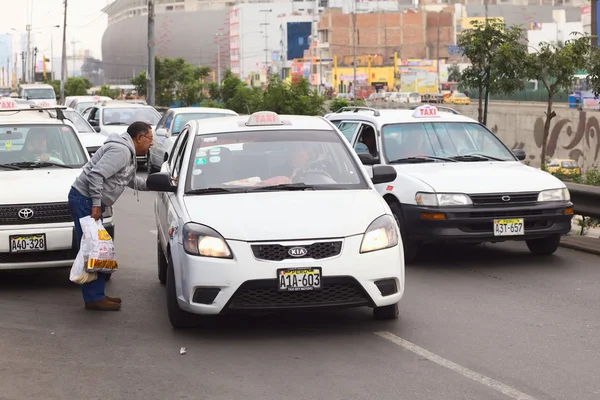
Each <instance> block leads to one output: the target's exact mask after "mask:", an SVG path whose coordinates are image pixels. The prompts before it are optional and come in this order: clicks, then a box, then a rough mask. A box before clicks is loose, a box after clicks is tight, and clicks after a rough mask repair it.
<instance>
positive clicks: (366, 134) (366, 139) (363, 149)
mask: <svg viewBox="0 0 600 400" xmlns="http://www.w3.org/2000/svg"><path fill="white" fill-rule="evenodd" d="M352 148H353V149H354V151H355V152H356V154H359V155H360V154H370V155H371V156H372V157H378V158H379V159H381V144H380V141H379V135H378V134H377V128H375V126H374V125H373V124H370V123H368V122H364V121H361V122H360V123H359V126H358V128H357V130H356V133H355V134H354V137H353V138H352ZM363 166H364V168H365V170H366V171H367V174H368V175H369V177H373V166H371V165H364V164H363Z"/></svg>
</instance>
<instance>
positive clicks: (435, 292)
mask: <svg viewBox="0 0 600 400" xmlns="http://www.w3.org/2000/svg"><path fill="white" fill-rule="evenodd" d="M153 201H154V194H152V193H140V196H139V203H138V202H137V201H136V198H135V197H134V196H133V192H132V191H130V190H127V192H126V193H125V194H124V195H123V196H122V198H121V199H120V200H119V203H118V205H117V207H116V212H117V217H116V221H117V224H118V226H117V234H116V244H117V251H118V256H119V263H120V270H119V271H118V272H117V273H116V274H115V276H114V277H113V279H112V280H111V281H110V282H109V283H108V285H107V288H108V290H107V292H108V294H109V295H120V296H122V297H123V302H124V304H123V309H122V310H121V311H119V312H107V313H101V312H89V311H85V310H84V309H83V301H82V299H81V294H80V289H79V287H78V286H76V285H74V284H72V283H70V282H69V279H68V271H65V270H62V271H41V272H31V271H30V272H23V273H15V272H8V273H1V274H0V399H19V400H20V399H69V400H70V399H86V400H87V399H103V400H104V399H211V400H212V399H215V400H217V399H218V400H221V399H223V400H225V399H235V400H238V399H260V400H271V399H273V400H281V399H311V400H313V399H327V400H337V399H340V400H342V399H343V400H354V399H377V400H381V399H393V400H398V399H402V400H413V399H414V400H425V399H435V400H458V399H474V400H488V399H490V400H495V399H522V400H532V399H536V400H541V399H569V400H573V399H577V400H587V399H590V400H591V399H594V400H597V399H599V398H600V367H599V366H600V350H599V349H600V335H599V332H600V311H599V305H600V300H599V299H600V263H599V261H600V259H599V258H597V257H596V256H592V255H588V254H583V253H578V252H575V251H572V250H567V249H560V250H559V251H558V252H557V253H556V255H554V256H551V257H547V258H535V257H533V256H530V254H529V253H528V251H527V250H526V248H525V245H521V244H503V245H486V246H479V247H467V248H460V249H437V250H436V251H431V252H430V255H429V256H428V257H427V258H426V259H424V260H422V261H421V262H420V263H418V264H417V265H414V266H410V267H408V268H407V278H406V281H407V289H406V294H405V297H404V299H403V301H402V303H401V316H400V319H398V320H397V321H393V322H375V321H373V320H372V318H371V312H370V310H369V309H358V310H349V311H343V312H331V313H323V314H301V315H283V316H282V315H276V316H268V317H248V318H239V317H231V318H227V319H223V318H220V319H217V320H216V321H212V322H210V323H208V324H207V325H206V326H204V327H202V328H198V329H194V330H191V331H181V332H179V331H174V330H173V329H172V328H171V326H170V324H169V321H168V318H167V314H166V307H165V290H164V287H163V286H161V285H160V284H159V283H158V280H157V278H156V250H155V248H156V236H155V233H153V232H152V231H153V230H154V229H155V225H154V217H153V214H152V204H153ZM181 347H186V348H187V354H185V355H180V348H181Z"/></svg>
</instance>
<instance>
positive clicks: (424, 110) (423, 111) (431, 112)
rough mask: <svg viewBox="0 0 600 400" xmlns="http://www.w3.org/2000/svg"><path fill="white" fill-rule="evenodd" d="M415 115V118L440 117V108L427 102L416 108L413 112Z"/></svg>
mask: <svg viewBox="0 0 600 400" xmlns="http://www.w3.org/2000/svg"><path fill="white" fill-rule="evenodd" d="M413 117H414V118H432V117H433V118H435V117H439V115H438V109H437V108H436V107H434V106H431V105H429V104H425V105H423V106H421V107H417V108H415V111H414V112H413Z"/></svg>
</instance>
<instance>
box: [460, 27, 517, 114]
mask: <svg viewBox="0 0 600 400" xmlns="http://www.w3.org/2000/svg"><path fill="white" fill-rule="evenodd" d="M471 26H472V28H470V29H467V30H465V31H463V32H461V34H460V36H459V38H458V46H460V47H461V48H462V49H463V54H464V55H465V56H466V57H468V58H469V60H470V61H471V65H470V66H469V67H468V68H466V69H465V70H464V71H463V72H462V74H461V82H462V83H463V84H464V85H466V86H468V87H469V88H473V89H477V91H478V93H479V110H478V111H479V122H482V123H484V124H485V123H486V122H487V98H488V95H490V94H499V93H501V94H511V93H514V92H515V91H518V90H523V89H524V87H525V80H524V77H525V73H526V71H525V68H524V66H525V58H526V56H527V46H526V45H525V44H523V43H522V41H523V39H524V37H523V29H522V28H521V27H520V26H515V25H513V26H510V27H507V26H506V25H505V24H504V23H503V22H501V21H500V20H499V19H496V18H490V19H488V20H487V22H484V21H472V22H471ZM484 92H485V93H484ZM484 99H485V100H486V101H485V109H484V104H483V102H484Z"/></svg>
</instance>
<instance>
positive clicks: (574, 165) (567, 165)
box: [561, 161, 579, 168]
mask: <svg viewBox="0 0 600 400" xmlns="http://www.w3.org/2000/svg"><path fill="white" fill-rule="evenodd" d="M561 167H562V168H579V165H577V163H576V162H575V161H563V162H562V163H561Z"/></svg>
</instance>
